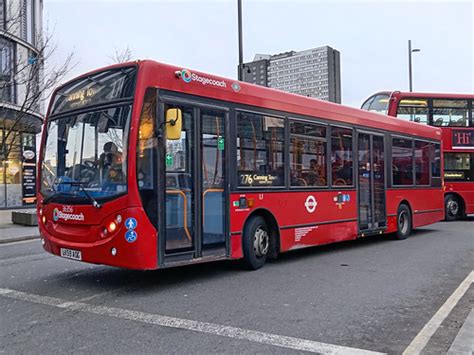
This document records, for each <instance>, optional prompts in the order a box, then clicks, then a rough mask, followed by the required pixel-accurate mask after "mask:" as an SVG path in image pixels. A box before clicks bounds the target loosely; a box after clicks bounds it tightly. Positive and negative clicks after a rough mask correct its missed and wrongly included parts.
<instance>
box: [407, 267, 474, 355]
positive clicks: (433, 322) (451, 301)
mask: <svg viewBox="0 0 474 355" xmlns="http://www.w3.org/2000/svg"><path fill="white" fill-rule="evenodd" d="M473 282H474V271H471V273H470V274H469V275H468V276H467V277H466V278H465V279H464V281H463V282H461V284H460V285H459V286H458V288H457V289H456V290H455V291H454V292H453V294H452V295H451V296H449V298H448V299H447V300H446V302H444V304H443V305H442V306H441V308H440V309H439V310H438V312H436V313H435V315H434V316H433V317H432V318H431V319H430V320H429V322H428V323H426V324H425V326H424V327H423V329H421V331H420V332H419V333H418V335H417V336H416V337H415V339H413V341H412V342H411V343H410V345H408V347H407V348H406V349H405V351H404V352H403V355H412V354H419V353H420V352H421V351H422V350H423V349H424V348H425V346H426V344H428V341H429V340H430V339H431V337H432V336H433V334H434V333H435V332H436V330H438V328H439V327H440V325H441V323H443V321H444V320H445V319H446V317H447V316H448V315H449V313H451V311H452V310H453V308H454V307H455V306H456V304H457V303H458V302H459V300H460V299H461V298H462V296H464V294H465V293H466V291H467V290H468V289H469V287H470V286H471V284H472V283H473Z"/></svg>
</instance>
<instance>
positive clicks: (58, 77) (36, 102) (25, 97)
mask: <svg viewBox="0 0 474 355" xmlns="http://www.w3.org/2000/svg"><path fill="white" fill-rule="evenodd" d="M12 4H13V2H10V7H9V9H8V12H7V13H8V16H7V19H6V22H5V24H4V28H5V33H6V34H8V33H10V34H11V33H13V34H18V33H20V34H21V33H22V32H21V31H22V30H23V29H22V21H23V20H22V18H23V11H24V9H23V8H21V7H20V8H18V9H15V8H13V5H12ZM6 37H7V36H6ZM33 40H34V43H35V46H34V47H35V48H34V50H33V49H26V48H23V47H20V46H18V49H17V51H16V53H15V54H14V53H13V46H11V42H9V41H7V40H1V41H0V53H2V54H3V55H4V56H5V58H7V63H6V65H7V67H8V71H9V75H8V76H4V75H3V76H2V78H1V80H0V99H1V103H0V117H4V118H5V119H3V127H0V128H2V129H3V135H2V136H1V137H0V160H3V161H8V159H9V156H10V154H11V153H12V150H13V149H14V148H15V147H16V146H17V145H18V138H19V136H20V134H21V133H20V132H31V133H37V132H38V131H39V129H40V127H41V123H42V114H41V113H42V111H43V108H44V107H45V106H46V105H45V102H46V100H48V96H49V94H50V93H51V92H52V90H53V88H54V87H56V86H57V85H58V84H59V83H60V82H61V81H62V80H63V79H64V77H65V76H66V75H67V74H68V73H69V71H70V70H71V69H72V68H73V67H74V64H73V57H74V53H73V52H71V53H69V54H67V55H66V57H65V58H64V60H62V61H61V63H59V64H50V59H51V58H52V57H53V55H54V54H55V53H56V52H57V49H58V47H57V44H56V43H55V42H54V40H53V33H52V32H50V31H49V30H48V29H47V28H46V30H45V31H43V30H42V29H41V30H40V31H38V33H37V34H36V36H35V38H33ZM15 93H16V95H15ZM15 96H16V100H12V98H14V97H15ZM38 113H39V114H38ZM4 175H5V177H6V174H4Z"/></svg>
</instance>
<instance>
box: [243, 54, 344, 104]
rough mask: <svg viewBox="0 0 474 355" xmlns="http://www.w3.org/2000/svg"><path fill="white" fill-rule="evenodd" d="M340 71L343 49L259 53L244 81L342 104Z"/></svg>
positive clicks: (249, 65) (244, 70) (249, 66)
mask: <svg viewBox="0 0 474 355" xmlns="http://www.w3.org/2000/svg"><path fill="white" fill-rule="evenodd" d="M340 73H341V72H340V59H339V51H337V50H335V49H333V48H331V47H329V46H324V47H318V48H313V49H308V50H304V51H301V52H295V51H290V52H285V53H281V54H275V55H266V54H257V55H256V56H255V58H254V60H253V61H252V62H249V63H245V64H244V68H243V80H244V81H246V82H249V83H253V84H257V85H262V86H268V87H271V88H275V89H279V90H283V91H287V92H291V93H294V94H299V95H303V96H309V97H314V98H317V99H321V100H326V101H332V102H337V103H340V102H341V74H340Z"/></svg>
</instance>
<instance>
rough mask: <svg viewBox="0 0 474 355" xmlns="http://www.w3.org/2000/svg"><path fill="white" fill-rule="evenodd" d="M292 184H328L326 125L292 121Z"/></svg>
mask: <svg viewBox="0 0 474 355" xmlns="http://www.w3.org/2000/svg"><path fill="white" fill-rule="evenodd" d="M290 134H291V143H290V169H291V185H292V186H327V184H328V181H327V164H326V127H324V126H320V125H315V124H312V123H305V122H291V123H290Z"/></svg>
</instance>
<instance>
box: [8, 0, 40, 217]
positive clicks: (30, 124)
mask: <svg viewBox="0 0 474 355" xmlns="http://www.w3.org/2000/svg"><path fill="white" fill-rule="evenodd" d="M42 13H43V1H42V0H8V1H6V0H0V70H1V72H0V209H5V208H12V207H21V206H28V205H33V204H34V203H35V201H36V191H35V184H36V161H37V159H36V135H37V134H38V133H39V131H40V127H41V122H42V115H41V104H40V100H39V99H32V98H36V97H37V96H38V93H39V92H40V80H41V73H42V65H43V64H42V60H41V59H39V57H40V49H39V47H40V46H41V43H40V42H41V31H42V16H43V14H42ZM38 66H41V67H38Z"/></svg>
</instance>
